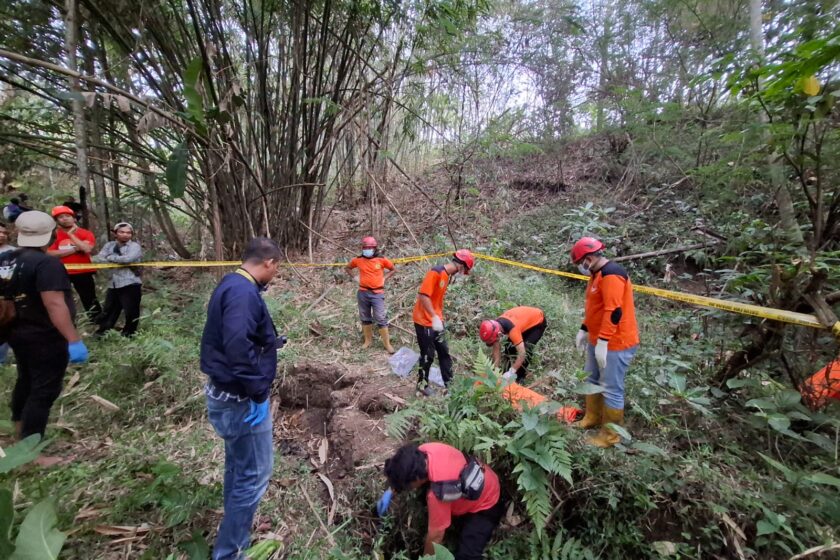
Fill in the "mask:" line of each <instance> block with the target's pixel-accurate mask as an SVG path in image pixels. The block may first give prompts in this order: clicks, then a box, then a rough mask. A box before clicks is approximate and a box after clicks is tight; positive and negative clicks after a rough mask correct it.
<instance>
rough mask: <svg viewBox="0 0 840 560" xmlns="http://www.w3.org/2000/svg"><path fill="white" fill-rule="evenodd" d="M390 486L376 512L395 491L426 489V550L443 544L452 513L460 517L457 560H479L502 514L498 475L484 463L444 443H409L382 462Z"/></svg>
mask: <svg viewBox="0 0 840 560" xmlns="http://www.w3.org/2000/svg"><path fill="white" fill-rule="evenodd" d="M385 476H386V477H388V483H389V484H390V486H391V488H390V489H388V490H387V491H386V492H385V494H384V495H383V496H382V498H381V499H380V500H379V504H378V505H377V511H378V513H379V515H380V516H383V515H385V513H386V512H387V511H388V505H389V504H390V501H391V496H392V495H393V492H394V491H396V492H404V491H406V490H416V489H418V488H421V487H424V486H426V487H427V490H426V505H427V507H428V510H429V516H428V518H429V524H428V531H427V532H426V539H425V541H424V545H423V553H424V554H434V553H435V548H434V545H435V544H441V543H443V537H444V535H445V534H446V530H447V529H448V528H449V526H450V525H452V518H453V517H460V518H461V521H462V523H461V534H460V537H459V539H458V547H457V549H456V550H455V560H481V559H482V558H484V549H485V548H486V547H487V543H489V542H490V537H491V536H492V535H493V531H494V530H495V529H496V527H498V525H499V522H500V521H501V519H502V516H503V515H504V513H505V503H504V500H503V499H502V496H501V487H500V485H499V477H498V476H497V475H496V473H495V472H493V469H491V468H490V467H489V466H488V465H484V464H481V463H480V462H479V461H478V460H476V459H475V458H472V457H469V456H467V455H466V454H465V453H463V452H461V451H459V450H458V449H455V448H454V447H452V446H451V445H446V444H445V443H425V444H423V445H419V446H418V445H414V444H409V445H405V446H403V447H401V448H400V449H399V450H398V451H397V452H396V454H395V455H394V456H393V457H391V458H390V459H388V460H387V461H385Z"/></svg>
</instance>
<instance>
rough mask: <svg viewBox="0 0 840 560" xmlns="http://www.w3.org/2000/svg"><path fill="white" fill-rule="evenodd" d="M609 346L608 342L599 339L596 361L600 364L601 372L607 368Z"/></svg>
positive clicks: (596, 347)
mask: <svg viewBox="0 0 840 560" xmlns="http://www.w3.org/2000/svg"><path fill="white" fill-rule="evenodd" d="M607 344H608V342H607V341H606V340H602V339H600V338H599V339H598V344H596V345H595V361H596V362H598V367H599V368H600V369H601V371H603V370H604V368H606V367H607Z"/></svg>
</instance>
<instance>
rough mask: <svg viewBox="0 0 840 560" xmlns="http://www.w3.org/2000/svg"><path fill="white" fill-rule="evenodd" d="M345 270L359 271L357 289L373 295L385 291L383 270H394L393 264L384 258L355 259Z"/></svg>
mask: <svg viewBox="0 0 840 560" xmlns="http://www.w3.org/2000/svg"><path fill="white" fill-rule="evenodd" d="M347 268H358V269H359V289H360V290H365V291H368V292H373V293H374V294H381V293H383V292H384V291H385V290H384V288H385V273H384V272H383V271H384V270H394V263H392V262H391V261H389V260H388V259H386V258H385V257H371V258H367V257H356V258H354V259H353V260H352V261H350V262H349V263H348V264H347Z"/></svg>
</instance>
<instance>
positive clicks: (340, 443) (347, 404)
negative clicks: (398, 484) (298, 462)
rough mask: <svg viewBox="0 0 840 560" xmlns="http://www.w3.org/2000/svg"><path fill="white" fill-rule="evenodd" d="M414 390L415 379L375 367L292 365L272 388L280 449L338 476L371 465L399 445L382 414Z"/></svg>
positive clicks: (381, 461) (276, 438) (396, 406)
mask: <svg viewBox="0 0 840 560" xmlns="http://www.w3.org/2000/svg"><path fill="white" fill-rule="evenodd" d="M413 392H414V387H413V384H412V383H411V382H408V381H405V380H402V379H400V378H398V377H397V376H395V375H391V374H389V373H385V374H383V373H380V372H378V371H377V370H375V369H374V368H372V367H359V366H345V365H341V364H335V363H319V362H302V363H298V364H294V365H293V366H291V367H290V368H288V369H287V371H286V373H285V374H284V375H283V376H281V377H280V378H279V379H278V382H277V383H275V386H274V388H273V389H272V394H273V397H274V400H276V401H277V402H279V403H280V407H279V409H278V411H277V415H276V416H275V440H276V441H277V443H278V448H280V449H281V451H282V450H286V451H287V452H288V453H291V454H295V455H300V456H302V457H307V458H308V459H309V460H310V461H311V462H312V464H313V465H314V466H315V467H317V468H324V469H325V470H326V471H327V472H328V473H329V474H330V475H331V476H332V477H335V478H339V479H341V478H344V477H346V476H348V475H350V474H351V473H353V472H354V470H361V469H367V468H373V467H374V466H376V465H380V464H381V463H383V462H384V460H385V459H386V458H387V457H388V456H389V455H390V454H391V453H393V451H394V450H395V449H396V448H397V447H398V446H399V443H400V442H398V441H395V440H393V439H391V438H389V437H388V436H387V434H386V433H385V425H384V420H383V416H385V415H386V414H388V413H390V412H393V411H394V410H397V409H398V408H400V407H402V406H404V405H405V404H406V401H407V400H408V399H409V398H411V395H412V394H413ZM325 438H326V443H325V441H324V439H325Z"/></svg>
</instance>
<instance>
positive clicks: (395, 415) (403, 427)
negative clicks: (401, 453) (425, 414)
mask: <svg viewBox="0 0 840 560" xmlns="http://www.w3.org/2000/svg"><path fill="white" fill-rule="evenodd" d="M420 414H421V410H419V409H417V408H414V407H408V408H403V409H402V410H397V411H396V412H392V413H391V414H389V415H388V416H386V417H385V431H386V432H387V433H388V436H389V437H392V438H394V439H398V440H404V439H405V438H406V436H407V435H408V432H409V430H410V429H411V428H412V426H413V424H414V420H416V419H417V418H418V417H419V416H420Z"/></svg>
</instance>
